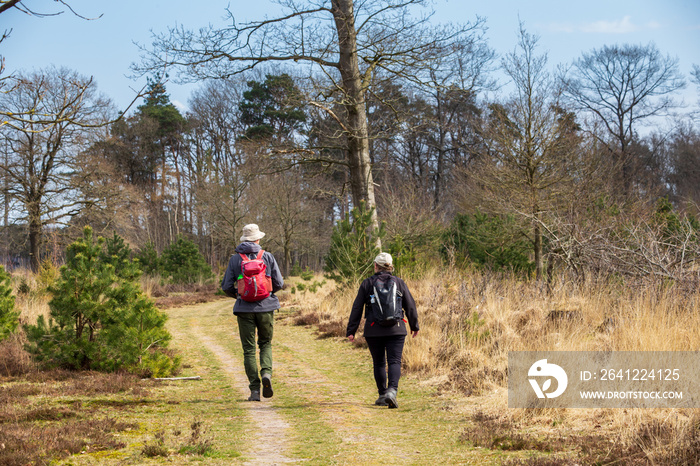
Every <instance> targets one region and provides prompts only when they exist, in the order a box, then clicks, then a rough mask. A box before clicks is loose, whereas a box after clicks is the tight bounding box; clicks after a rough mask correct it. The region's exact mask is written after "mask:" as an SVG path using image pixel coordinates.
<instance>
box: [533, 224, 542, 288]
mask: <svg viewBox="0 0 700 466" xmlns="http://www.w3.org/2000/svg"><path fill="white" fill-rule="evenodd" d="M534 223H535V228H534V233H533V234H534V237H535V238H534V243H535V244H534V246H535V279H536V280H537V281H539V280H541V279H542V227H541V226H540V224H539V222H538V221H537V218H535V219H534Z"/></svg>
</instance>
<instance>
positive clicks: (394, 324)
mask: <svg viewBox="0 0 700 466" xmlns="http://www.w3.org/2000/svg"><path fill="white" fill-rule="evenodd" d="M392 263H393V261H392V258H391V255H390V254H388V253H386V252H383V253H381V254H379V255H378V256H377V257H376V258H375V259H374V272H375V273H374V275H372V276H371V277H369V278H367V279H365V280H364V281H363V282H362V284H361V285H360V289H359V290H358V292H357V297H356V298H355V302H354V303H353V305H352V312H351V313H350V320H349V321H348V327H347V331H346V336H347V337H348V340H350V341H354V340H355V332H357V329H358V327H359V326H360V321H361V320H362V310H363V308H364V316H365V328H364V337H365V340H367V346H369V352H370V354H371V355H372V362H373V364H374V380H375V381H376V382H377V391H378V392H379V398H378V399H377V401H375V404H376V405H378V406H389V408H398V407H399V405H398V401H397V399H396V397H397V392H398V389H399V378H401V355H402V353H403V345H404V341H405V340H406V335H408V331H407V329H406V319H405V318H403V315H404V314H403V311H405V317H407V318H408V325H409V326H410V328H411V334H412V335H413V336H414V337H415V336H416V335H418V330H419V329H418V312H417V311H416V303H415V301H414V300H413V296H411V293H410V292H409V291H408V287H407V286H406V283H404V281H403V280H401V279H400V278H399V277H396V276H394V275H392V272H393V270H394V267H393V265H392ZM393 307H396V312H395V313H394V314H393V315H387V314H392V311H393ZM387 311H388V312H387ZM387 369H388V370H387ZM387 374H388V377H387ZM387 379H388V380H387Z"/></svg>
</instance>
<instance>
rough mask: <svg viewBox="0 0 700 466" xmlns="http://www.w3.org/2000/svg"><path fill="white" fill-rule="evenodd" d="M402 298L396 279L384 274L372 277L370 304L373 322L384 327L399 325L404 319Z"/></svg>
mask: <svg viewBox="0 0 700 466" xmlns="http://www.w3.org/2000/svg"><path fill="white" fill-rule="evenodd" d="M401 297H402V295H401V292H400V291H399V286H398V282H397V281H396V277H394V276H393V275H384V274H382V275H377V276H376V277H372V290H371V294H370V296H369V302H370V309H371V311H372V317H373V320H374V321H375V322H377V323H378V324H379V325H381V326H383V327H392V326H394V325H398V323H399V321H400V320H402V319H403V309H402V308H401Z"/></svg>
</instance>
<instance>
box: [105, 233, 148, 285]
mask: <svg viewBox="0 0 700 466" xmlns="http://www.w3.org/2000/svg"><path fill="white" fill-rule="evenodd" d="M100 261H101V262H102V263H103V264H110V265H111V266H112V267H114V272H115V273H116V274H117V276H118V277H119V278H122V279H124V280H128V281H133V280H135V279H136V278H138V277H140V276H141V270H140V269H139V266H138V263H137V262H134V261H133V260H131V248H130V247H129V246H128V245H127V244H126V243H125V242H124V239H123V238H122V237H121V236H119V235H118V234H117V233H116V232H115V233H114V234H113V235H112V237H111V238H108V239H107V240H106V241H105V248H104V250H103V251H102V252H101V253H100Z"/></svg>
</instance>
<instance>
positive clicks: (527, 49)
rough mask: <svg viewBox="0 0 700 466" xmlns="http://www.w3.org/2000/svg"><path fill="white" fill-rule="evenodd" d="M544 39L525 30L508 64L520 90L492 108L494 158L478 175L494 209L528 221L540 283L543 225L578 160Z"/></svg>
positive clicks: (490, 154)
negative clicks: (539, 50)
mask: <svg viewBox="0 0 700 466" xmlns="http://www.w3.org/2000/svg"><path fill="white" fill-rule="evenodd" d="M537 41H538V38H537V37H536V36H533V35H531V34H529V33H527V32H526V31H525V29H524V26H523V25H522V24H521V27H520V36H519V41H518V48H517V49H516V50H515V51H513V52H512V53H509V54H508V55H506V56H505V58H504V59H503V63H502V66H503V70H504V71H505V73H506V74H507V75H508V76H509V77H510V79H511V81H512V83H513V85H514V86H515V93H514V95H513V97H512V98H511V99H510V100H508V101H507V102H506V103H505V104H504V105H500V104H494V105H492V106H491V115H490V118H489V119H490V121H489V128H488V129H487V131H488V134H487V140H488V141H489V142H488V144H489V148H488V152H487V153H486V154H484V157H483V158H482V160H481V161H480V167H479V169H478V171H477V172H476V173H475V175H474V176H475V178H476V179H477V180H478V185H479V186H480V187H481V188H482V191H481V192H482V193H483V194H484V201H485V202H489V203H490V204H491V206H490V208H487V211H489V210H490V209H493V208H496V209H498V210H499V211H500V212H503V213H509V214H518V215H520V216H521V218H523V219H525V220H526V221H527V224H528V225H529V232H528V233H527V236H528V238H529V240H530V241H531V244H532V247H533V253H534V259H535V270H536V276H537V278H538V279H539V278H541V277H542V262H543V260H542V259H543V257H542V252H543V243H542V239H543V231H542V226H541V223H542V221H543V219H544V218H545V217H546V216H547V215H548V212H549V211H550V210H552V209H554V208H555V205H556V201H557V200H558V199H559V198H560V197H561V196H562V191H563V190H564V186H565V183H566V182H567V181H568V180H569V179H570V178H571V176H572V175H573V174H572V170H571V168H572V167H573V164H574V163H575V160H576V149H577V136H576V126H575V122H574V120H573V116H572V115H570V114H568V113H566V112H564V111H563V110H561V108H560V106H559V97H560V92H559V88H558V86H557V85H556V82H555V80H554V79H553V77H552V76H551V75H550V73H549V72H548V71H547V68H546V65H547V56H546V55H536V46H537Z"/></svg>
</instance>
